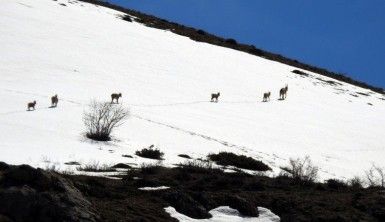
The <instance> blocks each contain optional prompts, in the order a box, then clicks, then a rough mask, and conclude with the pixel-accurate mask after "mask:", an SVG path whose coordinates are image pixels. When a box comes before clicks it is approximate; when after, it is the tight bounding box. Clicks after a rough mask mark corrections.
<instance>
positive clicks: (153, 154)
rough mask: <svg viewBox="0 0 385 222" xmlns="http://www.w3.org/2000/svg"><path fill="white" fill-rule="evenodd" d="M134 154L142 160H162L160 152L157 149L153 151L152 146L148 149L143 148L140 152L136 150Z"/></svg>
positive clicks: (162, 154)
mask: <svg viewBox="0 0 385 222" xmlns="http://www.w3.org/2000/svg"><path fill="white" fill-rule="evenodd" d="M135 154H136V155H137V156H140V157H143V158H149V159H155V160H162V159H163V156H164V153H163V152H161V151H160V150H159V149H158V148H155V149H154V148H153V146H150V147H149V148H143V149H142V150H137V151H136V152H135Z"/></svg>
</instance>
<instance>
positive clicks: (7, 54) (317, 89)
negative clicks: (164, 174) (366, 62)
mask: <svg viewBox="0 0 385 222" xmlns="http://www.w3.org/2000/svg"><path fill="white" fill-rule="evenodd" d="M121 16H123V13H121V12H117V11H114V10H111V9H107V8H103V7H100V6H95V5H92V4H88V3H84V2H78V1H67V0H59V1H52V0H17V1H14V0H3V1H1V2H0V27H1V28H0V46H1V49H2V50H1V51H0V77H1V81H0V101H2V104H1V107H0V130H1V132H2V133H1V135H0V144H1V149H0V160H1V161H5V162H8V163H13V164H20V163H28V164H31V165H34V166H40V167H45V166H46V165H50V164H56V165H58V166H60V167H61V168H62V169H65V168H66V166H65V165H64V163H65V162H68V161H78V162H80V163H82V164H86V163H89V162H95V161H97V162H100V163H119V162H128V163H130V162H131V163H140V162H148V161H150V160H147V159H143V158H140V157H136V156H135V155H133V154H134V152H135V151H136V150H138V149H141V148H143V147H147V146H149V145H151V144H155V145H156V146H157V147H159V148H160V149H161V150H162V151H164V152H165V161H164V163H165V164H166V165H170V166H171V165H172V164H175V163H179V162H181V161H183V159H182V158H180V157H178V156H177V155H178V154H182V153H185V154H188V155H190V156H193V157H197V158H198V157H205V155H207V154H208V153H213V152H218V151H231V152H236V153H240V154H245V155H248V156H252V157H255V158H257V159H260V160H262V161H264V162H266V163H267V164H269V165H270V166H272V167H273V168H274V170H277V169H278V167H279V166H282V165H284V164H286V163H287V161H288V159H289V158H291V157H293V158H294V157H302V156H305V155H309V156H310V157H311V158H312V160H313V161H314V163H315V164H316V165H318V166H320V167H321V169H322V172H321V173H322V175H321V176H322V177H323V178H329V177H346V178H348V177H351V176H354V175H361V174H362V173H363V172H364V170H366V169H368V168H369V167H370V166H371V164H372V163H376V164H377V165H379V166H382V167H385V165H384V163H383V161H382V158H383V156H384V155H385V147H384V142H385V137H384V129H385V115H383V113H384V111H385V101H384V100H385V98H384V97H383V95H380V94H378V93H375V92H372V91H369V90H366V89H362V88H359V87H356V86H352V85H349V84H346V83H342V82H339V81H336V80H332V79H329V78H327V77H324V76H320V75H318V74H315V73H310V72H307V73H308V74H309V75H308V76H302V75H298V74H295V73H292V71H293V70H294V69H295V68H293V67H290V66H288V65H284V64H280V63H277V62H273V61H269V60H266V59H263V58H259V57H256V56H252V55H249V54H246V53H243V52H239V51H235V50H231V49H227V48H222V47H218V46H213V45H209V44H206V43H199V42H195V41H192V40H190V39H189V38H186V37H182V36H179V35H176V34H173V33H171V32H169V31H164V30H159V29H154V28H149V27H146V26H144V25H142V24H139V23H136V22H128V21H124V20H122V19H121ZM285 84H288V85H289V92H288V98H287V99H286V100H284V101H279V100H277V98H278V90H279V89H280V88H281V87H283V86H284V85H285ZM217 91H220V92H221V97H220V99H219V100H220V101H219V102H218V103H210V102H209V99H210V98H209V96H210V94H211V93H212V92H217ZM266 91H271V92H272V99H271V101H270V102H267V103H262V102H261V100H262V94H263V92H266ZM112 92H121V93H122V94H123V97H122V99H121V100H122V103H123V104H124V106H127V107H130V109H131V112H132V116H131V118H130V119H129V120H128V121H127V122H126V124H125V125H123V126H122V127H121V128H119V129H118V130H117V131H116V132H115V134H114V135H115V138H116V140H114V141H113V142H109V143H95V142H92V141H89V140H87V139H85V138H84V136H83V135H82V133H83V130H84V128H83V124H82V113H83V110H84V109H86V106H87V104H88V103H89V101H90V100H91V99H97V100H101V101H108V100H109V99H110V97H109V95H110V94H111V93H112ZM54 94H58V95H59V98H60V101H59V106H58V108H55V109H50V108H48V107H49V106H50V101H49V98H50V96H52V95H54ZM33 100H37V110H36V111H33V112H26V104H27V102H30V101H33ZM122 154H130V155H133V156H134V158H133V159H127V158H125V157H122Z"/></svg>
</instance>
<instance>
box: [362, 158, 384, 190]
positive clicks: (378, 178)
mask: <svg viewBox="0 0 385 222" xmlns="http://www.w3.org/2000/svg"><path fill="white" fill-rule="evenodd" d="M365 174H366V179H367V183H368V185H369V186H370V187H377V186H380V187H382V188H384V187H385V169H384V168H381V167H379V166H376V165H374V164H373V165H372V167H371V168H370V169H369V170H368V171H366V172H365Z"/></svg>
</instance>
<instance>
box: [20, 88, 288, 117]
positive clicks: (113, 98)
mask: <svg viewBox="0 0 385 222" xmlns="http://www.w3.org/2000/svg"><path fill="white" fill-rule="evenodd" d="M288 89H289V87H288V85H287V84H286V86H285V87H283V88H281V89H280V90H279V100H284V99H286V96H287V91H288ZM220 95H221V93H220V92H217V93H212V94H211V100H210V102H218V99H219V96H220ZM270 95H271V92H270V91H269V92H265V93H264V94H263V99H262V102H267V101H270ZM120 97H122V93H112V94H111V103H114V101H115V102H116V103H117V104H118V103H119V98H120ZM58 102H59V97H58V95H57V94H56V95H54V96H52V97H51V106H50V107H51V108H54V107H57V104H58ZM35 106H36V100H34V101H33V102H29V103H28V104H27V111H33V110H35Z"/></svg>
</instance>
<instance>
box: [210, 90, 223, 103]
mask: <svg viewBox="0 0 385 222" xmlns="http://www.w3.org/2000/svg"><path fill="white" fill-rule="evenodd" d="M220 95H221V94H220V93H219V92H218V93H211V102H214V100H215V102H218V98H219V96H220Z"/></svg>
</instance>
